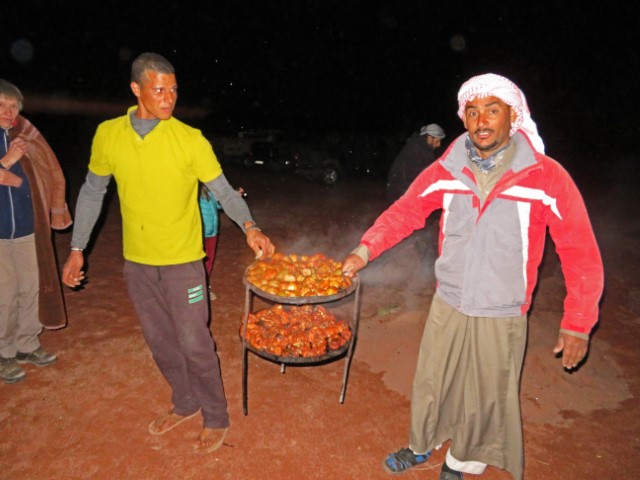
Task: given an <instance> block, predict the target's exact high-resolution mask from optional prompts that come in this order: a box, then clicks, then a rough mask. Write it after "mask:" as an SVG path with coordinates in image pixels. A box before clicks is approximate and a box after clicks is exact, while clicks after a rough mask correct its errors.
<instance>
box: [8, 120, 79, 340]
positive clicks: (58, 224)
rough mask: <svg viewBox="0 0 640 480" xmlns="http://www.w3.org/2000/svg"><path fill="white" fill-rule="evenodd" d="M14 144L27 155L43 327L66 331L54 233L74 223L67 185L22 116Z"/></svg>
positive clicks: (54, 160)
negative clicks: (24, 145)
mask: <svg viewBox="0 0 640 480" xmlns="http://www.w3.org/2000/svg"><path fill="white" fill-rule="evenodd" d="M10 135H11V140H13V139H15V138H18V137H21V138H23V139H24V140H25V141H26V142H27V145H28V152H27V154H26V155H24V156H23V157H22V158H21V159H20V160H19V161H20V164H21V165H22V168H23V170H24V172H25V175H26V176H27V179H28V180H29V186H30V187H31V195H32V202H33V217H34V232H35V240H36V253H37V257H38V276H39V279H40V294H39V312H40V323H41V324H42V325H43V326H44V327H45V328H48V329H59V328H64V327H65V326H66V325H67V311H66V309H65V304H64V295H63V293H62V286H61V284H60V273H59V270H58V262H57V259H56V254H55V251H54V248H53V242H52V239H51V229H52V228H53V229H56V230H63V229H65V228H67V227H69V226H70V225H71V223H72V221H71V214H70V213H69V210H68V208H67V204H66V202H65V194H66V183H65V179H64V175H63V173H62V169H61V168H60V164H59V163H58V159H57V157H56V155H55V154H54V153H53V150H51V147H50V146H49V144H48V143H47V141H46V140H45V139H44V137H43V136H42V135H41V134H40V132H39V131H38V129H37V128H36V127H34V126H33V124H32V123H31V122H29V120H27V119H26V118H24V117H23V116H21V115H18V118H17V119H16V125H15V126H14V127H13V128H12V129H11V133H10Z"/></svg>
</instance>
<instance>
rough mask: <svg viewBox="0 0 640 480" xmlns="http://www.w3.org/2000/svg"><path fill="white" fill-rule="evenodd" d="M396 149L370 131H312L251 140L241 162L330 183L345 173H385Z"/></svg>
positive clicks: (250, 165) (391, 142) (252, 166)
mask: <svg viewBox="0 0 640 480" xmlns="http://www.w3.org/2000/svg"><path fill="white" fill-rule="evenodd" d="M399 148H400V147H399V146H398V145H396V144H395V143H394V142H393V141H391V140H389V139H388V138H386V137H383V136H380V135H376V134H370V133H359V132H348V133H331V134H312V135H304V136H298V137H295V138H288V139H287V140H283V141H256V142H253V143H252V145H251V147H250V149H249V153H247V154H246V155H245V157H244V162H243V163H244V165H245V166H246V167H249V168H257V167H259V168H265V169H268V170H271V171H274V172H282V171H291V172H293V173H294V174H297V175H300V176H302V177H304V178H307V179H308V180H312V181H316V180H320V181H322V182H323V183H324V184H326V185H333V184H335V183H336V182H338V181H339V180H340V179H341V178H343V177H345V176H347V175H370V176H376V175H380V176H382V175H386V174H387V172H388V170H389V167H390V165H391V162H392V161H393V157H394V155H395V154H396V153H397V151H398V150H399Z"/></svg>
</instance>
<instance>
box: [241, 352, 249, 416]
mask: <svg viewBox="0 0 640 480" xmlns="http://www.w3.org/2000/svg"><path fill="white" fill-rule="evenodd" d="M247 353H248V352H247V347H245V345H244V342H243V344H242V413H244V415H245V416H246V415H247V371H248V366H247V360H248V359H247V356H248V355H247Z"/></svg>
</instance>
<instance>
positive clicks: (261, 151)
mask: <svg viewBox="0 0 640 480" xmlns="http://www.w3.org/2000/svg"><path fill="white" fill-rule="evenodd" d="M243 163H244V166H245V167H249V168H252V167H257V168H265V169H268V170H271V171H273V172H281V171H283V170H290V169H291V167H292V166H293V164H294V160H293V155H292V154H291V152H290V151H289V150H288V147H287V145H286V144H284V143H279V142H275V141H258V142H253V143H252V144H251V146H250V147H249V151H248V153H247V154H246V155H245V156H244V160H243Z"/></svg>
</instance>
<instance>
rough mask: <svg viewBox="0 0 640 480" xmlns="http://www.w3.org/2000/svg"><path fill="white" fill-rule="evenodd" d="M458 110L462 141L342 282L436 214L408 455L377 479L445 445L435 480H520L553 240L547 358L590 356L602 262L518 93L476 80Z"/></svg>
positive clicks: (574, 363) (371, 237)
mask: <svg viewBox="0 0 640 480" xmlns="http://www.w3.org/2000/svg"><path fill="white" fill-rule="evenodd" d="M458 103H459V109H458V116H459V117H460V118H461V119H462V121H463V122H464V126H465V129H466V133H464V134H462V135H460V136H459V137H458V138H456V139H455V140H453V142H452V143H451V145H449V147H448V148H447V150H446V151H445V153H444V154H443V155H442V156H441V157H440V158H439V159H438V160H437V161H436V162H434V163H433V164H431V165H430V166H429V167H428V168H426V169H425V170H424V171H423V172H422V173H421V174H420V175H419V176H418V177H417V178H416V180H415V181H414V182H413V183H412V184H411V185H410V186H409V188H408V190H407V192H406V193H405V194H404V195H403V196H402V197H401V198H400V199H398V201H396V202H395V203H394V204H393V205H391V206H390V207H389V208H388V209H387V210H386V211H384V212H383V213H382V214H381V215H380V216H379V217H378V218H377V219H376V221H375V222H374V224H373V226H371V227H370V228H369V229H368V230H367V231H366V232H365V233H364V235H363V236H362V239H361V240H360V243H359V245H358V246H357V247H356V248H355V249H354V250H353V251H352V252H351V254H349V255H348V256H347V257H346V258H345V259H344V261H343V270H344V272H345V274H347V275H354V274H355V273H356V272H357V271H359V270H361V269H362V268H364V267H365V266H366V265H367V263H368V262H370V261H372V260H374V259H375V258H377V257H379V256H380V255H381V254H382V253H383V252H384V251H386V250H387V249H389V248H391V247H393V246H394V245H396V244H397V243H399V242H400V241H401V240H402V239H404V238H405V237H407V236H409V235H411V234H412V233H413V232H414V231H415V230H418V229H421V228H422V227H423V225H424V222H425V219H426V218H427V217H428V216H429V215H431V214H432V212H434V211H436V210H441V211H442V215H441V220H440V228H439V239H438V244H439V256H438V258H437V260H436V262H435V275H436V280H437V287H436V292H435V295H434V297H433V301H432V304H431V307H430V310H429V314H428V318H427V321H426V324H425V329H424V333H423V338H422V340H421V344H420V350H419V355H418V361H417V367H416V373H415V379H414V383H413V393H412V398H411V426H410V438H409V445H408V447H405V448H401V449H399V450H398V451H396V452H393V453H390V454H389V455H388V456H387V457H385V459H384V460H383V468H384V469H385V470H386V471H388V472H389V473H401V472H404V471H406V470H408V469H410V468H413V467H415V466H416V465H420V464H423V463H424V462H426V461H427V460H428V459H429V456H430V455H431V452H432V450H433V449H434V448H440V447H441V446H442V444H443V443H444V442H447V441H450V442H451V443H450V445H449V449H448V451H447V453H446V456H445V463H443V467H442V471H441V473H440V479H441V480H452V479H457V478H463V472H465V473H470V474H475V475H480V474H482V473H483V472H484V470H485V467H486V466H487V465H492V466H494V467H497V468H500V469H504V470H507V471H508V472H510V473H511V474H512V475H513V477H514V478H515V479H517V480H520V479H522V478H523V473H524V446H523V434H522V421H521V415H520V400H519V384H520V374H521V370H522V365H523V360H524V354H525V347H526V337H527V312H528V310H529V308H530V306H531V300H532V296H533V292H534V289H535V286H536V281H537V273H538V268H539V265H540V262H541V259H542V256H543V252H544V242H545V237H546V232H547V229H548V232H549V234H550V236H551V238H552V240H553V242H554V244H555V247H556V252H557V253H558V256H559V258H560V261H561V264H562V270H563V273H564V278H565V284H566V290H567V292H566V298H565V302H564V314H563V317H562V319H561V320H560V329H559V335H558V340H557V342H556V344H555V346H554V347H553V349H550V354H551V353H552V352H553V354H554V355H559V354H560V353H561V359H562V367H563V368H564V369H565V370H566V371H573V370H575V369H577V368H578V367H579V366H580V365H581V364H582V361H583V359H584V358H585V355H586V354H587V351H588V346H589V335H590V333H591V330H592V329H593V327H594V326H595V324H596V322H597V320H598V310H599V307H598V304H599V300H600V297H601V294H602V289H603V267H602V260H601V256H600V252H599V249H598V245H597V243H596V240H595V236H594V233H593V229H592V227H591V223H590V220H589V217H588V214H587V210H586V208H585V204H584V201H583V199H582V196H581V194H580V192H579V190H578V188H577V187H576V185H575V183H574V181H573V180H572V178H571V177H570V175H569V174H568V173H567V171H566V170H565V169H564V168H563V167H562V166H561V165H560V164H559V163H558V162H557V161H555V160H553V159H552V158H550V157H548V156H546V155H545V154H544V143H543V142H542V139H541V138H540V136H539V135H538V131H537V128H536V125H535V123H534V122H533V120H532V119H531V115H530V112H529V107H528V105H527V102H526V99H525V96H524V94H523V93H522V91H521V90H520V89H519V88H518V87H517V86H516V85H515V84H514V83H513V82H511V81H510V80H508V79H507V78H504V77H502V76H500V75H495V74H491V73H490V74H485V75H479V76H476V77H473V78H471V79H470V80H468V81H467V82H465V83H464V84H463V85H462V87H461V88H460V91H459V93H458ZM551 351H552V352H551Z"/></svg>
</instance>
